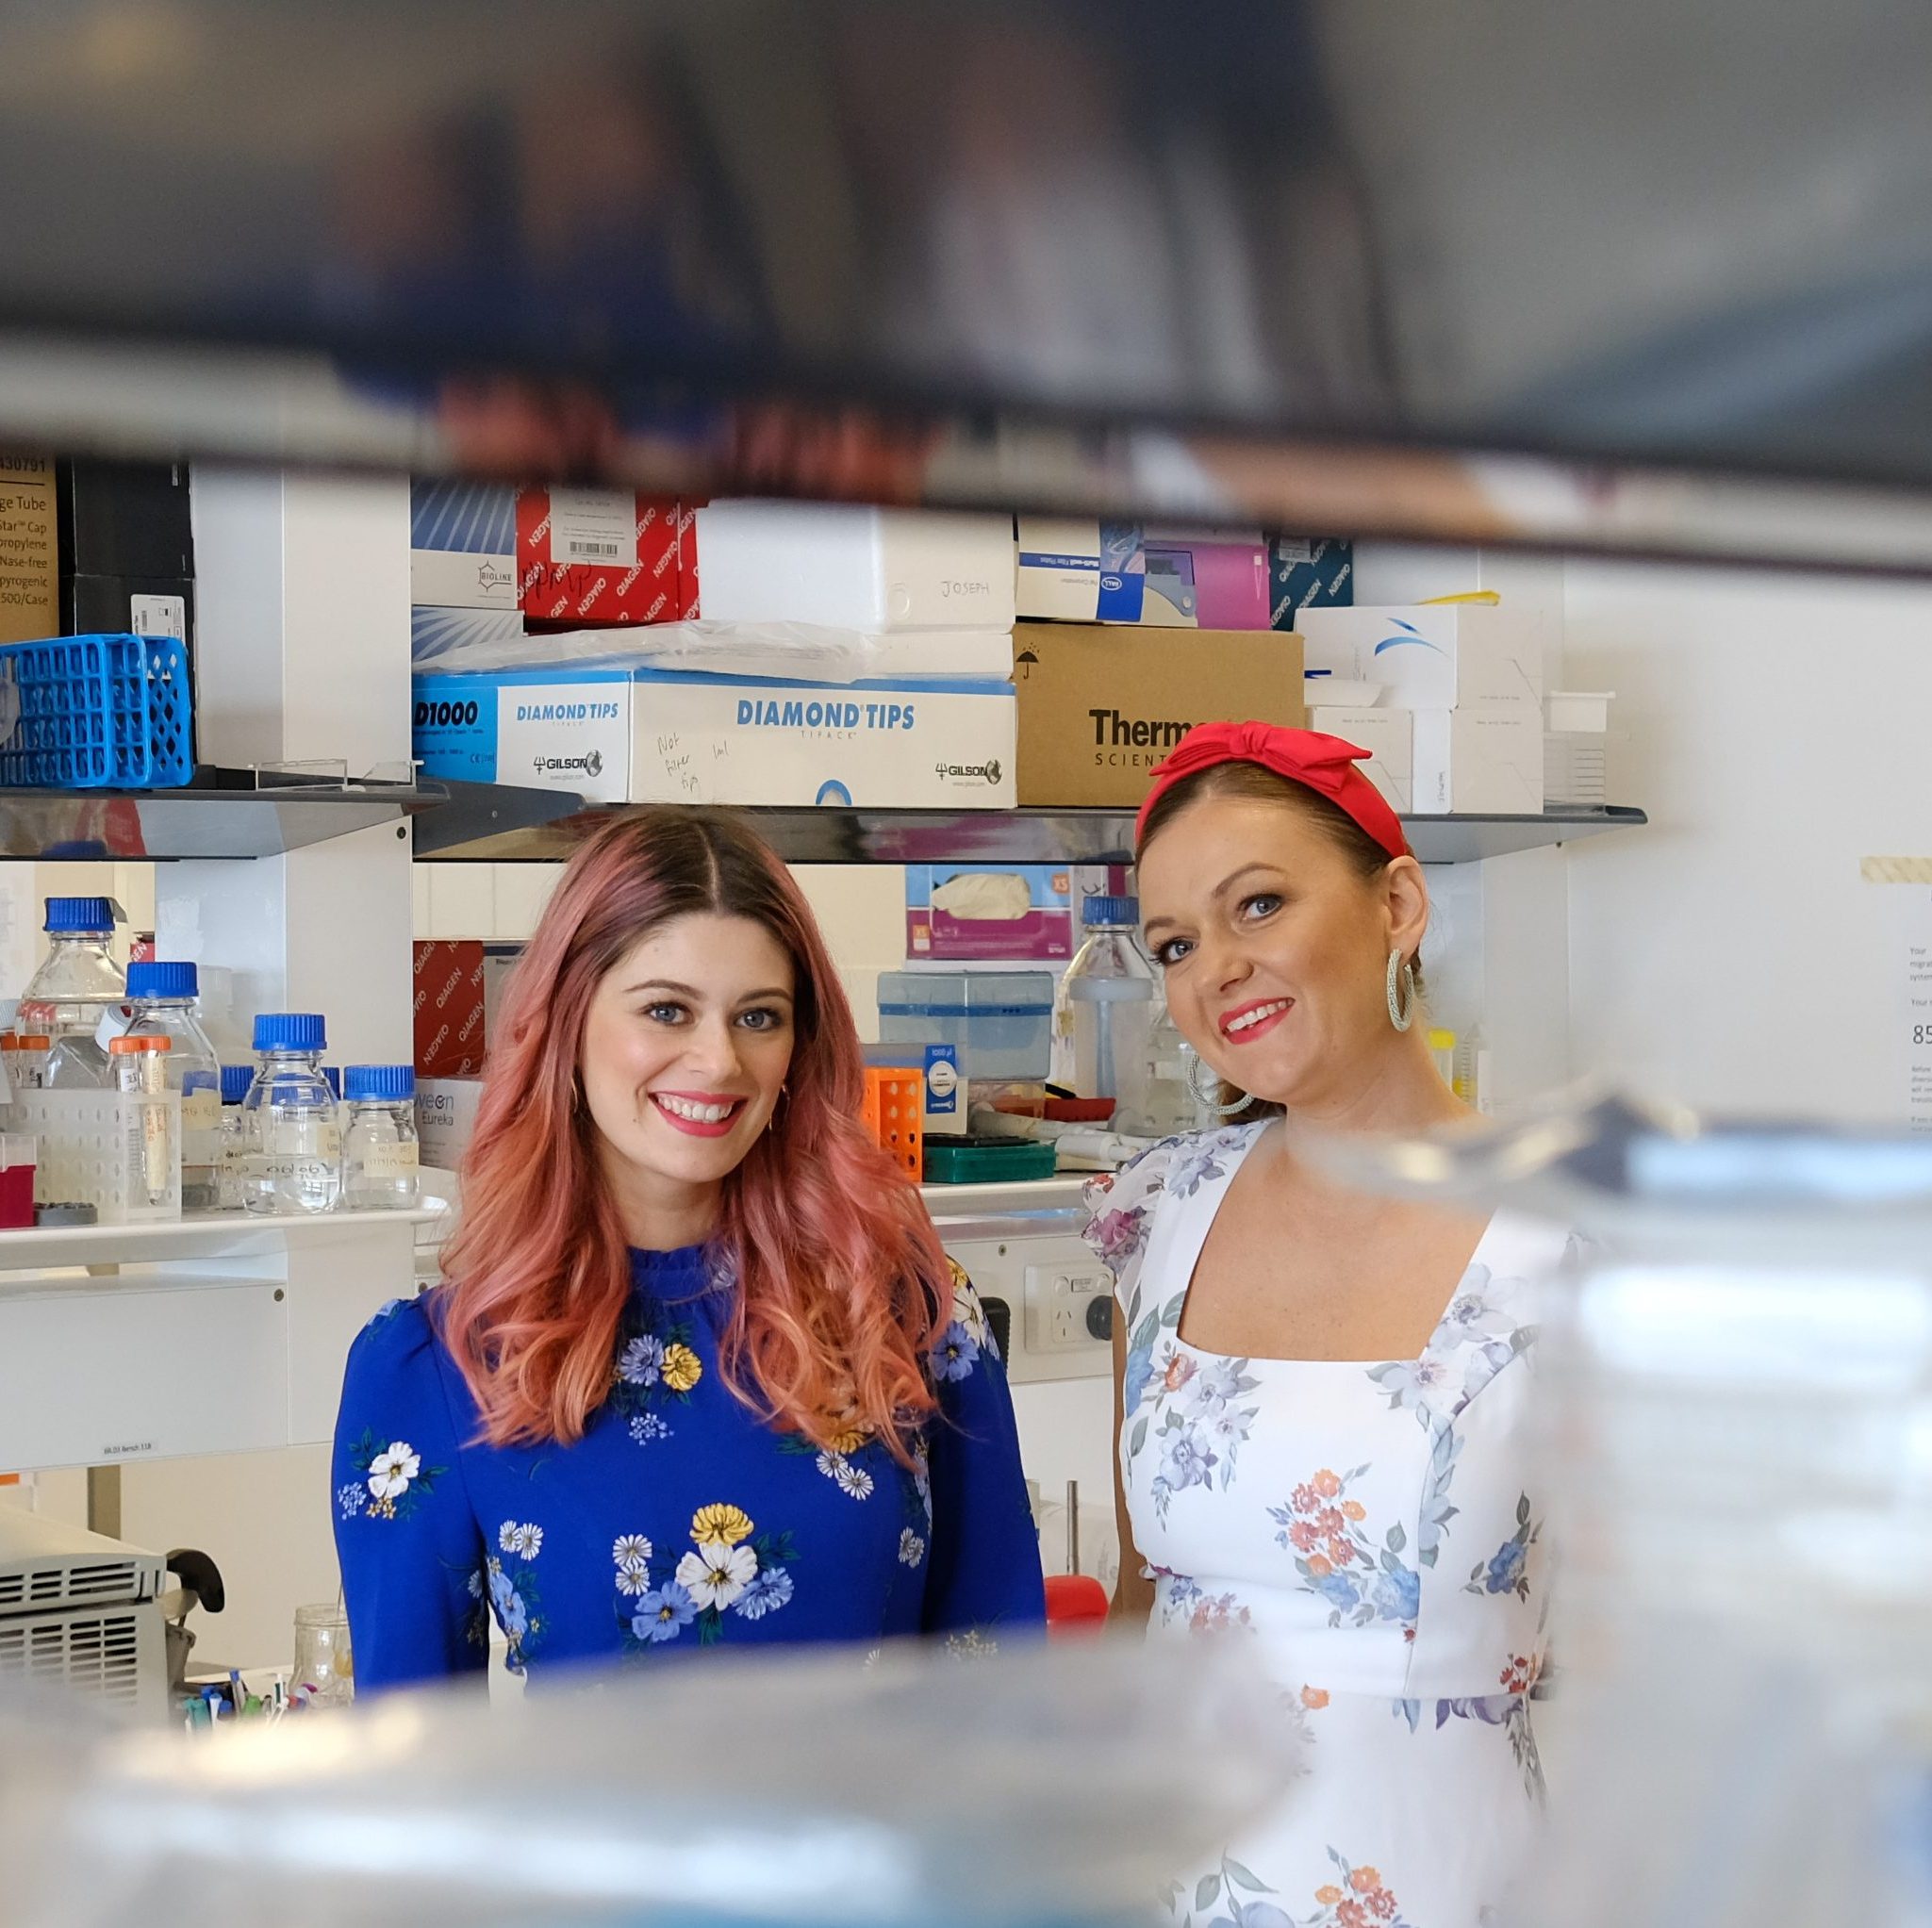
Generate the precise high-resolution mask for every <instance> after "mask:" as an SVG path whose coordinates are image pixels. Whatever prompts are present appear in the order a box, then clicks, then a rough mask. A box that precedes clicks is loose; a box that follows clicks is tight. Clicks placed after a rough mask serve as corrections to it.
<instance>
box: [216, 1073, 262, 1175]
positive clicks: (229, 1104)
mask: <svg viewBox="0 0 1932 1928" xmlns="http://www.w3.org/2000/svg"><path fill="white" fill-rule="evenodd" d="M254 1082H255V1066H254V1065H253V1064H223V1066H222V1157H221V1163H220V1170H219V1175H218V1177H217V1178H216V1189H217V1194H218V1195H217V1198H216V1203H217V1204H218V1205H219V1206H220V1207H221V1209H222V1210H223V1211H240V1210H241V1189H242V1182H243V1177H244V1168H245V1165H246V1162H247V1152H248V1146H249V1143H250V1136H249V1124H250V1120H249V1114H248V1113H247V1112H245V1111H244V1110H243V1109H242V1106H243V1104H244V1103H245V1102H246V1100H247V1097H248V1092H249V1087H250V1086H251V1085H253V1084H254Z"/></svg>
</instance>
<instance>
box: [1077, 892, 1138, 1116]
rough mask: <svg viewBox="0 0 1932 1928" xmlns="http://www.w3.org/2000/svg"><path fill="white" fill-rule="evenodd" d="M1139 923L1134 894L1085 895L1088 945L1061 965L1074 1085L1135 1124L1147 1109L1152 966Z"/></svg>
mask: <svg viewBox="0 0 1932 1928" xmlns="http://www.w3.org/2000/svg"><path fill="white" fill-rule="evenodd" d="M1139 921H1140V902H1139V900H1138V899H1137V898H1131V897H1090V898H1087V899H1086V900H1085V902H1083V903H1082V905H1081V922H1082V925H1083V926H1084V928H1085V930H1086V933H1087V937H1086V942H1085V943H1084V944H1082V946H1081V948H1080V954H1079V956H1077V957H1076V958H1075V959H1074V961H1073V962H1072V964H1069V965H1068V966H1067V967H1066V1006H1067V1019H1068V1022H1069V1024H1070V1026H1071V1028H1072V1033H1073V1085H1074V1089H1075V1090H1076V1091H1078V1092H1079V1093H1080V1095H1081V1096H1082V1097H1091V1098H1112V1099H1113V1100H1114V1104H1115V1118H1116V1121H1118V1120H1120V1119H1121V1118H1122V1117H1123V1114H1124V1117H1125V1118H1127V1119H1131V1120H1133V1121H1135V1122H1137V1123H1138V1122H1141V1121H1144V1120H1145V1119H1146V1117H1147V1113H1148V1062H1149V1046H1150V1045H1151V1044H1152V1041H1153V1027H1154V1004H1155V997H1156V991H1155V985H1154V970H1153V966H1152V965H1151V964H1148V961H1147V959H1146V958H1144V957H1143V956H1142V955H1141V952H1140V946H1139V944H1138V943H1137V942H1136V941H1135V938H1134V927H1135V925H1137V924H1138V923H1139ZM1123 1129H1124V1127H1123Z"/></svg>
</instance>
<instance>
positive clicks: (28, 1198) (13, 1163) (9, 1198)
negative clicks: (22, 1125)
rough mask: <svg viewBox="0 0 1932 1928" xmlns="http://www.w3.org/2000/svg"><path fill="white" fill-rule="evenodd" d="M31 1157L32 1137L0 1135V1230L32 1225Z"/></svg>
mask: <svg viewBox="0 0 1932 1928" xmlns="http://www.w3.org/2000/svg"><path fill="white" fill-rule="evenodd" d="M34 1156H35V1154H34V1141H33V1140H32V1139H31V1138H28V1137H25V1135H23V1134H22V1133H19V1132H14V1131H8V1132H0V1231H19V1230H22V1229H24V1228H25V1227H27V1226H30V1225H32V1224H33V1222H34Z"/></svg>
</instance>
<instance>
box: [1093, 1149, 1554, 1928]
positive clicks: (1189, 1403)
mask: <svg viewBox="0 0 1932 1928" xmlns="http://www.w3.org/2000/svg"><path fill="white" fill-rule="evenodd" d="M1266 1129H1267V1128H1266V1127H1264V1126H1251V1127H1238V1128H1230V1129H1224V1130H1221V1131H1217V1132H1211V1133H1207V1134H1204V1135H1202V1136H1199V1137H1197V1138H1192V1139H1181V1140H1177V1141H1173V1142H1171V1143H1170V1144H1168V1145H1164V1146H1160V1147H1156V1148H1155V1149H1154V1150H1153V1151H1150V1152H1148V1153H1147V1154H1145V1155H1144V1156H1143V1158H1141V1159H1140V1160H1137V1161H1136V1162H1134V1163H1133V1164H1132V1165H1130V1166H1128V1167H1127V1168H1125V1169H1124V1170H1122V1171H1121V1172H1120V1173H1118V1174H1116V1175H1115V1178H1113V1180H1112V1181H1111V1182H1109V1181H1104V1180H1103V1181H1098V1182H1097V1183H1095V1184H1094V1185H1093V1186H1091V1187H1090V1188H1089V1191H1088V1201H1089V1209H1090V1211H1091V1213H1092V1219H1091V1223H1090V1225H1089V1227H1088V1228H1087V1233H1086V1237H1087V1243H1088V1244H1089V1245H1090V1246H1091V1247H1092V1248H1093V1249H1094V1251H1095V1252H1096V1253H1097V1254H1098V1255H1099V1256H1100V1258H1101V1259H1102V1260H1104V1261H1106V1263H1107V1264H1108V1265H1109V1267H1110V1269H1112V1270H1113V1272H1114V1274H1115V1282H1116V1296H1117V1298H1118V1300H1119V1303H1120V1306H1121V1309H1122V1314H1123V1320H1124V1328H1125V1333H1126V1341H1127V1343H1126V1364H1125V1376H1124V1380H1123V1384H1122V1387H1121V1406H1122V1411H1123V1425H1122V1433H1121V1439H1120V1442H1119V1444H1120V1466H1121V1474H1122V1478H1123V1481H1124V1483H1125V1487H1126V1491H1127V1499H1128V1505H1129V1509H1130V1513H1131V1522H1132V1525H1133V1530H1134V1539H1135V1550H1136V1551H1137V1552H1138V1553H1139V1555H1140V1557H1141V1560H1142V1563H1143V1570H1144V1571H1145V1572H1147V1573H1148V1574H1149V1576H1150V1577H1151V1578H1152V1579H1153V1580H1154V1582H1155V1610H1154V1615H1153V1620H1152V1625H1151V1629H1150V1637H1151V1638H1155V1639H1164V1638H1174V1639H1180V1638H1201V1637H1206V1636H1211V1635H1218V1636H1223V1637H1226V1636H1234V1637H1237V1638H1240V1639H1241V1640H1243V1641H1244V1642H1252V1644H1253V1651H1254V1653H1255V1654H1256V1656H1258V1658H1259V1659H1260V1660H1261V1662H1262V1664H1263V1667H1264V1668H1265V1669H1267V1670H1268V1671H1269V1673H1270V1677H1271V1678H1273V1679H1274V1680H1275V1681H1276V1683H1277V1688H1278V1692H1279V1701H1278V1703H1277V1704H1278V1705H1279V1708H1280V1720H1281V1721H1282V1722H1283V1723H1284V1725H1285V1726H1286V1727H1287V1728H1288V1730H1289V1731H1290V1732H1291V1733H1292V1734H1293V1735H1294V1736H1295V1738H1296V1740H1297V1741H1298V1742H1299V1743H1300V1744H1299V1747H1298V1749H1297V1753H1296V1762H1295V1765H1294V1770H1293V1771H1294V1772H1295V1773H1296V1776H1297V1777H1298V1778H1299V1780H1300V1784H1301V1785H1300V1787H1299V1788H1298V1790H1297V1792H1296V1796H1295V1797H1294V1798H1292V1799H1287V1800H1284V1802H1283V1804H1282V1805H1281V1807H1280V1809H1279V1810H1278V1811H1277V1812H1276V1814H1274V1815H1273V1816H1272V1817H1271V1818H1270V1819H1268V1820H1266V1821H1263V1822H1262V1823H1260V1824H1259V1825H1258V1826H1257V1828H1256V1829H1255V1830H1254V1831H1253V1832H1252V1833H1251V1834H1249V1835H1246V1836H1244V1837H1242V1838H1240V1839H1238V1840H1235V1841H1233V1842H1230V1843H1229V1844H1228V1847H1227V1852H1226V1853H1225V1854H1223V1855H1221V1856H1220V1857H1218V1858H1215V1859H1213V1860H1210V1861H1208V1862H1206V1863H1205V1864H1203V1865H1197V1867H1195V1868H1194V1869H1192V1870H1189V1871H1188V1872H1187V1873H1186V1875H1185V1876H1184V1878H1182V1879H1181V1880H1180V1881H1177V1882H1175V1883H1173V1884H1171V1885H1170V1886H1169V1887H1167V1888H1166V1890H1165V1891H1164V1892H1165V1898H1166V1902H1167V1906H1168V1912H1169V1914H1170V1915H1171V1917H1172V1918H1173V1919H1174V1920H1176V1921H1177V1922H1178V1923H1180V1924H1181V1928H1411V1921H1412V1919H1413V1920H1416V1921H1420V1922H1423V1923H1426V1924H1428V1928H1471V1924H1474V1923H1476V1922H1478V1921H1479V1920H1488V1919H1490V1915H1491V1912H1492V1910H1493V1908H1494V1905H1495V1904H1496V1903H1498V1902H1499V1901H1500V1900H1501V1899H1502V1897H1503V1893H1504V1890H1505V1887H1506V1886H1507V1884H1508V1883H1509V1881H1510V1880H1511V1878H1512V1877H1513V1873H1514V1870H1515V1869H1516V1867H1517V1866H1518V1865H1520V1860H1519V1857H1520V1855H1521V1854H1522V1853H1523V1852H1524V1851H1525V1849H1526V1848H1527V1839H1528V1837H1527V1830H1528V1827H1529V1825H1530V1817H1531V1816H1532V1815H1533V1814H1534V1812H1535V1810H1536V1808H1537V1806H1538V1805H1539V1804H1540V1803H1541V1800H1542V1771H1541V1766H1540V1763H1539V1761H1538V1758H1537V1752H1536V1736H1535V1731H1534V1727H1533V1724H1532V1719H1531V1708H1532V1703H1533V1701H1534V1700H1535V1698H1536V1696H1537V1693H1538V1691H1539V1689H1540V1684H1541V1680H1542V1678H1543V1673H1544V1636H1543V1632H1542V1629H1541V1628H1540V1627H1539V1626H1537V1625H1536V1624H1535V1623H1534V1616H1535V1613H1536V1609H1537V1606H1538V1603H1539V1602H1541V1601H1542V1600H1543V1599H1544V1583H1543V1577H1542V1576H1543V1566H1542V1561H1543V1557H1544V1556H1543V1554H1542V1551H1541V1549H1540V1547H1539V1538H1540V1519H1539V1512H1538V1508H1537V1506H1536V1503H1535V1500H1534V1499H1533V1497H1532V1495H1534V1493H1535V1487H1534V1485H1533V1483H1532V1482H1530V1481H1529V1480H1527V1479H1522V1480H1521V1484H1520V1486H1519V1484H1518V1480H1519V1477H1520V1476H1521V1475H1522V1474H1523V1472H1524V1470H1525V1468H1526V1467H1527V1465H1528V1464H1530V1463H1531V1462H1530V1459H1529V1456H1528V1453H1527V1445H1526V1441H1527V1420H1526V1389H1527V1384H1528V1378H1529V1374H1530V1372H1531V1371H1532V1370H1533V1353H1534V1348H1535V1343H1536V1338H1537V1328H1536V1325H1535V1321H1534V1317H1533V1311H1532V1307H1533V1293H1532V1291H1531V1288H1530V1286H1529V1284H1528V1282H1527V1281H1528V1279H1529V1278H1530V1277H1536V1276H1540V1275H1543V1274H1544V1273H1545V1272H1546V1270H1547V1268H1548V1266H1549V1265H1550V1264H1551V1263H1553V1262H1554V1261H1555V1260H1556V1257H1557V1253H1558V1250H1559V1248H1560V1244H1561V1239H1560V1235H1559V1234H1556V1233H1554V1232H1552V1233H1549V1234H1547V1235H1545V1234H1544V1233H1542V1232H1541V1231H1539V1230H1535V1229H1534V1228H1527V1227H1520V1226H1517V1225H1516V1224H1515V1223H1514V1222H1512V1221H1507V1220H1498V1221H1496V1222H1495V1223H1494V1224H1493V1225H1492V1227H1491V1228H1489V1229H1488V1230H1486V1231H1485V1232H1484V1234H1483V1237H1482V1239H1481V1241H1480V1242H1479V1244H1478V1249H1477V1252H1476V1254H1475V1255H1474V1257H1473V1258H1472V1260H1471V1261H1470V1262H1469V1264H1468V1265H1467V1266H1466V1267H1465V1269H1464V1272H1463V1276H1462V1277H1461V1280H1460V1281H1459V1283H1458V1286H1457V1289H1456V1291H1455V1293H1454V1294H1452V1295H1450V1296H1449V1299H1448V1303H1447V1305H1446V1308H1445V1310H1444V1312H1443V1314H1442V1316H1441V1318H1440V1320H1439V1321H1438V1323H1437V1325H1436V1327H1435V1329H1434V1331H1433V1332H1432V1334H1431V1336H1430V1338H1429V1341H1428V1344H1427V1345H1426V1346H1425V1347H1424V1348H1423V1350H1422V1352H1421V1354H1420V1355H1419V1356H1418V1357H1417V1358H1414V1359H1387V1360H1380V1361H1376V1362H1373V1363H1370V1364H1366V1365H1363V1364H1359V1363H1354V1362H1350V1361H1301V1360H1294V1359H1230V1358H1224V1357H1221V1356H1218V1355H1214V1354H1211V1353H1207V1352H1203V1351H1201V1350H1200V1349H1198V1348H1197V1347H1194V1346H1191V1345H1189V1344H1188V1343H1186V1342H1184V1341H1183V1340H1181V1336H1180V1334H1181V1327H1182V1325H1183V1324H1184V1323H1185V1322H1186V1321H1185V1313H1186V1306H1187V1290H1188V1285H1189V1282H1190V1280H1191V1278H1192V1277H1193V1274H1194V1271H1195V1268H1196V1266H1197V1263H1198V1261H1199V1256H1200V1253H1201V1251H1202V1249H1203V1247H1204V1245H1205V1244H1206V1243H1207V1239H1208V1235H1209V1232H1210V1230H1211V1228H1212V1226H1213V1222H1214V1215H1215V1212H1216V1211H1218V1209H1219V1205H1220V1203H1221V1201H1222V1199H1223V1197H1224V1196H1225V1195H1226V1193H1227V1188H1228V1185H1229V1183H1230V1180H1231V1178H1232V1176H1233V1174H1234V1172H1236V1171H1237V1170H1238V1169H1239V1168H1240V1164H1241V1162H1242V1160H1243V1158H1244V1157H1245V1156H1246V1154H1247V1150H1248V1149H1250V1148H1251V1147H1252V1146H1253V1145H1256V1144H1257V1143H1258V1142H1260V1140H1261V1138H1262V1136H1263V1132H1264V1131H1265V1130H1266ZM1526 1362H1527V1363H1526ZM1244 1379H1245V1380H1247V1381H1248V1382H1249V1383H1248V1384H1247V1385H1246V1386H1241V1385H1240V1384H1239V1381H1241V1380H1244ZM1210 1380H1213V1381H1214V1384H1213V1385H1212V1386H1211V1388H1210V1391H1211V1392H1212V1393H1213V1394H1214V1395H1215V1396H1214V1397H1211V1398H1210V1399H1209V1401H1208V1404H1209V1405H1210V1406H1211V1407H1214V1408H1215V1413H1214V1416H1215V1417H1216V1418H1217V1419H1219V1420H1220V1422H1221V1430H1220V1431H1219V1432H1216V1431H1214V1430H1212V1429H1210V1428H1209V1427H1207V1426H1205V1425H1199V1424H1195V1423H1192V1414H1193V1409H1194V1408H1195V1406H1196V1403H1197V1401H1199V1400H1200V1399H1201V1396H1202V1390H1203V1385H1204V1382H1208V1381H1210ZM1478 1401H1480V1402H1481V1406H1480V1414H1481V1423H1480V1424H1479V1425H1478V1424H1474V1423H1472V1421H1471V1420H1470V1418H1469V1414H1470V1409H1471V1408H1472V1406H1474V1405H1475V1404H1476V1403H1477V1402H1478ZM1182 1495H1185V1498H1184V1500H1183V1498H1182ZM1512 1516H1513V1517H1512ZM1472 1562H1474V1563H1475V1564H1474V1565H1473V1566H1472V1564H1471V1563H1472ZM1271 1569H1272V1571H1273V1575H1274V1576H1273V1577H1270V1572H1271ZM1465 1574H1466V1575H1467V1578H1466V1580H1465V1578H1464V1575H1465ZM1328 1640H1339V1641H1344V1642H1346V1643H1348V1645H1347V1647H1346V1648H1337V1649H1335V1656H1336V1670H1335V1675H1334V1678H1336V1679H1339V1680H1345V1681H1346V1682H1348V1683H1349V1689H1348V1690H1347V1691H1343V1690H1341V1689H1332V1690H1331V1689H1329V1688H1328V1687H1316V1686H1313V1685H1312V1684H1307V1683H1304V1684H1302V1685H1301V1686H1299V1688H1298V1689H1297V1688H1296V1686H1294V1685H1292V1684H1291V1683H1292V1682H1293V1681H1294V1680H1295V1679H1296V1678H1297V1677H1298V1673H1299V1671H1300V1665H1302V1664H1308V1665H1310V1668H1311V1671H1313V1664H1312V1662H1313V1656H1314V1655H1315V1653H1316V1650H1317V1649H1318V1648H1319V1645H1320V1643H1321V1642H1323V1641H1328ZM1304 1656H1310V1658H1309V1660H1306V1661H1305V1660H1304ZM1291 1658H1292V1660H1293V1661H1294V1662H1296V1663H1297V1664H1296V1671H1295V1673H1288V1671H1287V1668H1286V1666H1283V1665H1281V1664H1280V1663H1282V1662H1284V1661H1287V1660H1290V1659H1291ZM1278 1666H1279V1667H1280V1672H1276V1671H1275V1670H1276V1669H1277V1668H1278ZM1284 1676H1285V1677H1284ZM1412 1680H1413V1681H1414V1682H1415V1683H1416V1684H1417V1685H1418V1686H1420V1685H1422V1684H1423V1683H1425V1682H1426V1683H1427V1684H1428V1688H1429V1689H1433V1690H1432V1691H1431V1692H1428V1693H1427V1694H1418V1693H1416V1692H1415V1691H1414V1690H1413V1689H1412V1687H1411V1685H1410V1683H1411V1681H1412ZM1445 1689H1446V1690H1445ZM1384 1737H1386V1738H1384ZM1364 1814H1366V1815H1370V1816H1378V1815H1379V1816H1381V1817H1383V1818H1384V1819H1383V1821H1382V1822H1378V1823H1377V1825H1378V1827H1379V1828H1380V1827H1382V1826H1384V1825H1385V1826H1386V1828H1387V1830H1388V1832H1387V1834H1386V1835H1385V1836H1384V1835H1383V1834H1381V1833H1377V1834H1372V1835H1371V1836H1370V1837H1368V1838H1367V1839H1366V1840H1355V1841H1350V1840H1349V1839H1348V1838H1347V1837H1346V1836H1344V1835H1343V1834H1341V1833H1339V1832H1336V1831H1335V1829H1336V1825H1337V1824H1336V1822H1335V1821H1333V1819H1332V1817H1334V1816H1337V1815H1339V1816H1342V1817H1345V1818H1346V1817H1350V1816H1360V1815H1364ZM1418 1815H1427V1816H1428V1817H1429V1819H1428V1825H1427V1826H1426V1827H1421V1828H1415V1829H1412V1827H1411V1826H1410V1825H1409V1822H1408V1821H1407V1820H1406V1819H1405V1817H1409V1816H1418ZM1459 1838H1460V1839H1461V1840H1462V1841H1463V1843H1464V1846H1465V1847H1466V1848H1467V1850H1468V1852H1466V1853H1464V1852H1461V1851H1459V1852H1458V1853H1457V1854H1454V1855H1448V1856H1440V1855H1438V1854H1437V1853H1436V1852H1435V1850H1434V1849H1433V1848H1431V1847H1428V1845H1427V1844H1428V1843H1431V1842H1436V1841H1447V1840H1456V1839H1459ZM1345 1848H1346V1850H1347V1853H1346V1854H1345V1852H1344V1850H1345ZM1358 1854H1359V1855H1362V1856H1364V1857H1366V1858H1364V1859H1362V1860H1359V1861H1358V1860H1356V1859H1354V1858H1353V1856H1355V1855H1358ZM1383 1870H1389V1872H1388V1875H1387V1877H1385V1875H1384V1872H1383ZM1398 1897H1399V1898H1398ZM1405 1904H1406V1909H1412V1910H1414V1911H1415V1912H1414V1916H1413V1918H1412V1917H1411V1916H1410V1915H1409V1914H1408V1913H1407V1912H1406V1911H1405Z"/></svg>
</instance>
